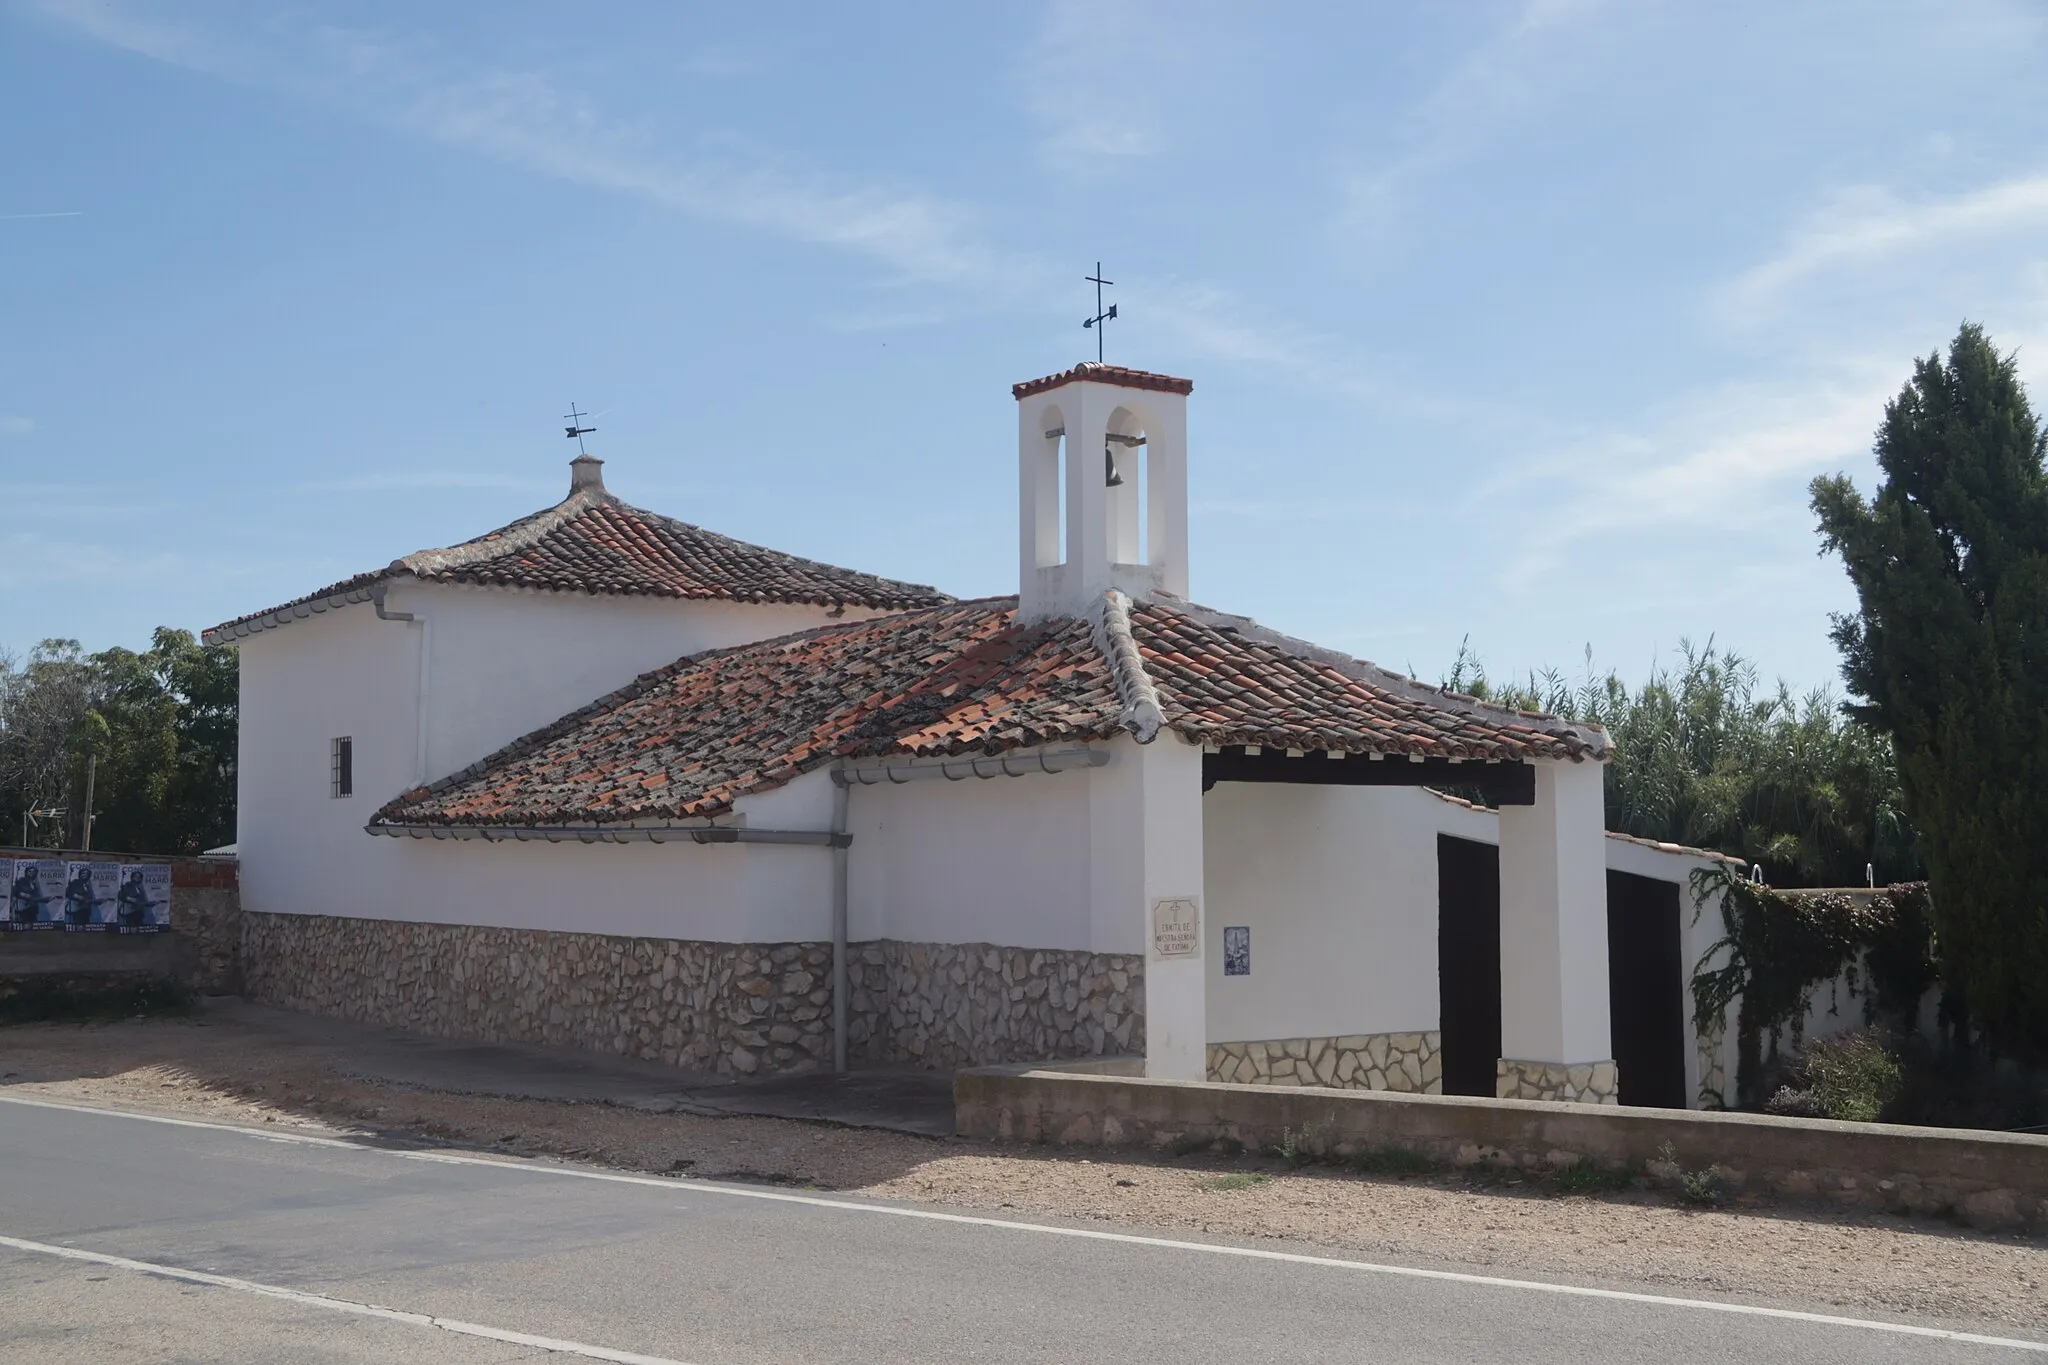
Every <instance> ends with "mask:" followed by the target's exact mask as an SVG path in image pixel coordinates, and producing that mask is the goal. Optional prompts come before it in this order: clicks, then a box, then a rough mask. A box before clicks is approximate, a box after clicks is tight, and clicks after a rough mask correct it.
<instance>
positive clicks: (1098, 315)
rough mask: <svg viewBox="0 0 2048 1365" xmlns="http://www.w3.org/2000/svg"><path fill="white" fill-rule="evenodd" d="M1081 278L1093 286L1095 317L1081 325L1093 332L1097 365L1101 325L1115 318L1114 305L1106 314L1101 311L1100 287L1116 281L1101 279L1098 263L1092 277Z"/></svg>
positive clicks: (1098, 361) (1100, 356)
mask: <svg viewBox="0 0 2048 1365" xmlns="http://www.w3.org/2000/svg"><path fill="white" fill-rule="evenodd" d="M1081 278H1082V282H1083V283H1085V284H1092V285H1094V286H1095V316H1094V317H1092V318H1085V319H1083V320H1082V322H1081V325H1082V326H1083V327H1085V328H1092V329H1093V330H1094V332H1095V363H1096V364H1098V365H1099V364H1101V363H1102V324H1103V323H1105V322H1108V321H1109V320H1110V319H1111V318H1113V317H1115V316H1116V305H1115V304H1113V303H1112V304H1111V305H1109V311H1108V312H1107V313H1105V312H1103V311H1102V286H1103V285H1105V284H1115V283H1116V281H1115V280H1105V279H1103V278H1102V262H1100V261H1097V262H1096V263H1095V273H1094V274H1093V275H1084V276H1082V277H1081Z"/></svg>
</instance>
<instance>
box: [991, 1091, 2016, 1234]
mask: <svg viewBox="0 0 2048 1365" xmlns="http://www.w3.org/2000/svg"><path fill="white" fill-rule="evenodd" d="M953 1098H954V1114H955V1119H954V1122H955V1125H956V1131H957V1132H958V1133H959V1134H960V1136H962V1137H975V1138H987V1139H996V1140H1021V1141H1028V1142H1052V1143H1058V1144H1062V1145H1068V1146H1090V1147H1146V1146H1151V1147H1165V1146H1169V1145H1178V1144H1181V1143H1184V1142H1187V1141H1189V1140H1190V1139H1193V1140H1196V1141H1199V1140H1200V1139H1201V1138H1203V1137H1205V1136H1206V1137H1214V1138H1219V1139H1226V1140H1232V1141H1236V1142H1241V1143H1243V1144H1244V1145H1245V1146H1246V1147H1248V1148H1251V1149H1254V1150H1262V1149H1265V1148H1269V1147H1273V1146H1277V1145H1279V1144H1280V1143H1281V1142H1282V1141H1283V1139H1284V1138H1285V1137H1286V1136H1287V1135H1288V1134H1290V1133H1291V1134H1292V1135H1293V1138H1294V1140H1295V1142H1296V1143H1297V1144H1298V1145H1301V1146H1305V1147H1307V1148H1309V1149H1310V1150H1312V1151H1318V1152H1328V1153H1335V1154H1338V1155H1348V1154H1350V1153H1355V1152H1363V1151H1369V1150H1373V1149H1382V1148H1406V1149H1410V1150H1413V1151H1417V1152H1420V1153H1422V1154H1424V1155H1425V1156H1428V1157H1430V1158H1432V1159H1434V1160H1438V1161H1443V1162H1448V1163H1456V1164H1465V1165H1471V1164H1478V1163H1498V1164H1504V1165H1515V1166H1521V1167H1528V1168H1535V1169H1544V1168H1551V1167H1558V1166H1565V1165H1570V1164H1571V1163H1573V1162H1575V1161H1578V1160H1580V1159H1581V1158H1587V1157H1590V1158H1592V1159H1593V1160H1595V1161H1598V1162H1600V1163H1602V1164H1605V1165H1611V1166H1622V1167H1627V1168H1630V1169H1633V1170H1643V1171H1647V1172H1649V1173H1651V1174H1652V1175H1664V1176H1666V1177H1670V1178H1675V1177H1676V1175H1677V1171H1675V1170H1672V1169H1671V1168H1670V1166H1669V1165H1667V1164H1666V1158H1665V1152H1666V1151H1667V1145H1668V1151H1669V1153H1670V1158H1671V1160H1672V1161H1673V1162H1675V1164H1676V1166H1677V1167H1678V1168H1680V1169H1683V1170H1687V1171H1696V1170H1702V1169H1706V1168H1708V1167H1719V1168H1720V1170H1721V1172H1722V1173H1723V1175H1724V1177H1725V1179H1726V1180H1727V1182H1728V1183H1729V1184H1731V1185H1733V1186H1735V1187H1738V1188H1740V1187H1743V1186H1749V1187H1752V1188H1761V1189H1767V1190H1771V1191H1774V1192H1777V1193H1781V1194H1785V1195H1790V1196H1795V1197H1816V1198H1827V1199H1831V1200H1834V1201H1836V1202H1843V1203H1852V1204H1862V1205H1869V1206H1875V1207H1885V1208H1893V1209H1897V1210H1899V1211H1901V1212H1909V1213H1938V1214H1948V1215H1951V1216H1957V1217H1962V1218H1964V1219H1966V1220H1968V1221H1969V1222H1971V1223H1974V1224H1976V1225H1979V1226H1984V1227H2017V1226H2020V1225H2022V1224H2029V1223H2030V1224H2032V1225H2033V1226H2034V1227H2035V1228H2036V1229H2038V1230H2048V1136H2039V1135H2034V1134H2026V1133H1985V1132H1973V1131H1969V1130H1965V1129H1955V1128H1908V1127H1902V1126H1897V1125H1891V1124H1875V1123H1837V1122H1833V1121H1831V1120H1827V1119H1793V1118H1779V1117H1777V1116H1775V1115H1768V1114H1721V1113H1698V1112H1694V1111H1691V1110H1685V1109H1628V1108H1620V1107H1616V1106H1608V1105H1582V1104H1564V1103H1559V1102H1554V1101H1545V1100H1489V1099H1468V1098H1464V1097H1461V1096H1446V1095H1410V1094H1400V1093H1395V1092H1389V1091H1367V1090H1329V1089H1309V1088H1302V1089H1295V1088H1291V1087H1290V1088H1279V1087H1273V1086H1262V1085H1224V1084H1218V1083H1213V1082H1210V1083H1203V1082H1195V1081H1155V1080H1147V1079H1144V1078H1142V1077H1133V1076H1112V1075H1087V1074H1079V1073H1075V1072H1070V1071H1065V1070H1061V1071H1053V1070H1050V1069H1047V1068H1042V1067H1041V1068H1033V1067H983V1068H976V1069H974V1070H968V1071H962V1072H960V1073H959V1074H958V1075H957V1076H956V1077H955V1078H954V1082H953Z"/></svg>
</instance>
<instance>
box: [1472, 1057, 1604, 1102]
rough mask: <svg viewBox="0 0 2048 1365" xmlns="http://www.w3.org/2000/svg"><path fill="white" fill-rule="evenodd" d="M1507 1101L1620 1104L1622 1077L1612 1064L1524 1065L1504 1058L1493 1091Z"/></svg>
mask: <svg viewBox="0 0 2048 1365" xmlns="http://www.w3.org/2000/svg"><path fill="white" fill-rule="evenodd" d="M1493 1093H1494V1094H1495V1095H1497V1096H1499V1097H1500V1098H1501V1099H1504V1100H1568V1101H1570V1102H1571V1103H1573V1104H1619V1103H1621V1075H1620V1072H1619V1071H1617V1070H1616V1069H1615V1065H1614V1063H1613V1062H1578V1063H1574V1064H1573V1065H1571V1066H1564V1065H1561V1064H1560V1063H1557V1062H1524V1061H1517V1060H1516V1059H1514V1058H1512V1057H1502V1058H1501V1059H1500V1061H1499V1062H1498V1064H1497V1065H1496V1066H1495V1068H1494V1092H1493Z"/></svg>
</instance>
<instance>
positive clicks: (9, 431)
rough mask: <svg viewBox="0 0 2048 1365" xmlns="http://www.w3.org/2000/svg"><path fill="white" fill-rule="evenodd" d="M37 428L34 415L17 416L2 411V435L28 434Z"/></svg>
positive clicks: (0, 414)
mask: <svg viewBox="0 0 2048 1365" xmlns="http://www.w3.org/2000/svg"><path fill="white" fill-rule="evenodd" d="M35 429H36V424H35V419H34V418H32V417H15V416H11V415H8V414H5V413H0V436H28V435H31V434H33V433H34V431H35Z"/></svg>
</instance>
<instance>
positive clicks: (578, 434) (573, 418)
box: [562, 403, 603, 455]
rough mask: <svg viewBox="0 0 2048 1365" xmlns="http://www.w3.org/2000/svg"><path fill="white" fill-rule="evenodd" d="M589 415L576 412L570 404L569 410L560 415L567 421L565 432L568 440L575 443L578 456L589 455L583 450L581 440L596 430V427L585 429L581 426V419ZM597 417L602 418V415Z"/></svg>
mask: <svg viewBox="0 0 2048 1365" xmlns="http://www.w3.org/2000/svg"><path fill="white" fill-rule="evenodd" d="M589 415H590V414H589V413H586V412H578V411H577V410H576V405H575V404H574V403H571V404H570V405H569V410H568V411H567V412H565V413H563V414H562V416H563V417H564V418H566V419H567V420H568V423H569V425H568V427H567V431H568V434H569V439H570V440H572V441H574V442H575V443H576V453H577V454H578V455H588V454H589V453H590V452H589V451H587V450H585V449H584V448H583V438H584V437H586V436H588V435H590V434H592V433H593V432H595V431H596V430H597V428H596V427H586V426H584V425H583V419H584V418H585V417H588V416H589ZM599 415H600V416H602V415H603V414H601V413H600V414H599Z"/></svg>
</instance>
